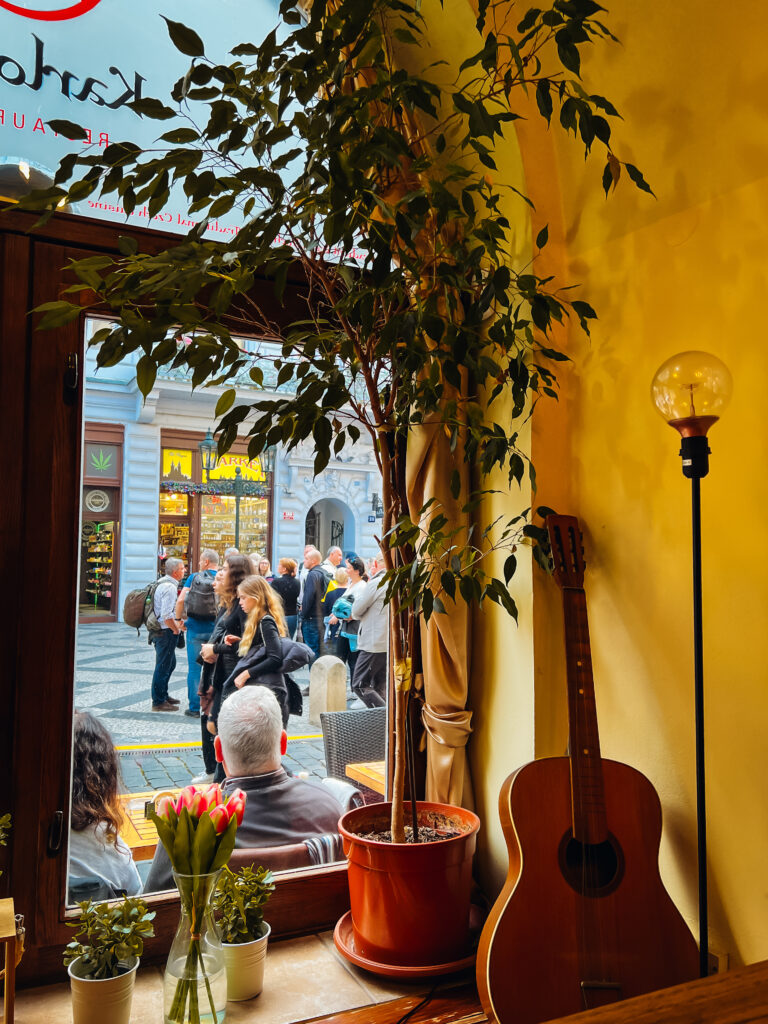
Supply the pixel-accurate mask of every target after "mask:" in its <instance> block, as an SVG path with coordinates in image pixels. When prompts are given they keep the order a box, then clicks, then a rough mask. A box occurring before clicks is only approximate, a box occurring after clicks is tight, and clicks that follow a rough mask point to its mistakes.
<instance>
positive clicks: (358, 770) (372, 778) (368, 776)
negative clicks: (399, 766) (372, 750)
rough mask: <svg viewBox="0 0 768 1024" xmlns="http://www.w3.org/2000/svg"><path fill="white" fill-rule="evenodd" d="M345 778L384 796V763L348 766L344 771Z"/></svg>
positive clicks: (375, 762) (385, 789)
mask: <svg viewBox="0 0 768 1024" xmlns="http://www.w3.org/2000/svg"><path fill="white" fill-rule="evenodd" d="M345 772H346V775H347V778H350V779H352V780H353V781H354V782H361V783H362V784H363V785H364V786H367V787H368V789H372V790H373V791H374V792H376V793H381V795H382V796H384V795H385V794H386V792H387V777H386V762H385V761H364V762H361V763H360V764H348V765H347V767H346V769H345Z"/></svg>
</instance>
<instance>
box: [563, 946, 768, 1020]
mask: <svg viewBox="0 0 768 1024" xmlns="http://www.w3.org/2000/svg"><path fill="white" fill-rule="evenodd" d="M566 1021H567V1022H568V1024H662V1022H663V1024H700V1022H702V1021H706V1022H707V1024H758V1022H763V1024H764V1022H766V1021H768V960H761V961H760V963H757V964H751V965H750V966H749V967H737V968H736V969H735V970H732V971H724V972H723V973H722V974H715V975H712V977H710V978H700V979H699V980H697V981H689V982H686V984H684V985H675V986H674V987H673V988H664V989H660V990H659V991H658V992H649V993H648V994H647V995H644V996H635V998H634V999H625V1000H624V1001H623V1002H620V1003H613V1004H612V1005H610V1006H601V1007H599V1008H598V1009H595V1010H589V1011H587V1012H584V1013H575V1014H573V1015H572V1016H570V1017H561V1018H559V1019H558V1022H562V1024H565V1022H566ZM549 1024H555V1021H550V1022H549Z"/></svg>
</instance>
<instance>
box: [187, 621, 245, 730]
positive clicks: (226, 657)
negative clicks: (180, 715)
mask: <svg viewBox="0 0 768 1024" xmlns="http://www.w3.org/2000/svg"><path fill="white" fill-rule="evenodd" d="M245 618H246V616H245V612H244V611H243V609H242V608H241V607H240V605H239V604H238V602H237V601H235V604H234V607H233V608H232V610H231V611H228V610H227V609H226V608H221V609H220V610H219V614H218V616H217V617H216V621H215V623H214V624H213V631H212V632H211V639H210V640H209V641H208V642H209V643H211V644H213V650H214V653H215V654H216V655H218V657H217V658H216V661H215V662H214V663H213V664H209V663H207V662H206V663H205V664H204V665H203V671H202V673H201V678H200V687H199V689H200V692H201V693H203V694H204V693H206V692H207V691H208V689H211V688H212V689H213V704H212V705H211V708H210V710H209V711H208V717H209V718H211V719H212V720H213V721H214V722H215V721H216V719H217V718H218V717H219V708H220V707H221V702H222V700H223V697H222V691H223V689H224V683H225V682H226V681H227V679H229V677H230V676H231V675H232V672H233V670H234V668H235V665H236V664H237V663H238V661H239V660H240V654H239V653H238V650H237V644H232V645H231V646H230V645H229V644H225V643H224V637H225V636H227V634H228V633H232V634H233V635H234V636H242V635H243V630H244V629H245Z"/></svg>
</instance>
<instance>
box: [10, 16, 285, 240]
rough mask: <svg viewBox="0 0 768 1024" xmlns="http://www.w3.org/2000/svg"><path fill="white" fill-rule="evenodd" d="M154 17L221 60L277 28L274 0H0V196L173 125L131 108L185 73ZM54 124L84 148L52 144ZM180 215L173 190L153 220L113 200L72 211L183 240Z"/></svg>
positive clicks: (213, 230)
mask: <svg viewBox="0 0 768 1024" xmlns="http://www.w3.org/2000/svg"><path fill="white" fill-rule="evenodd" d="M161 14H162V15H165V16H166V17H168V18H170V19H171V20H172V21H180V22H183V23H184V24H185V25H188V26H189V27H190V28H192V29H194V30H195V31H196V32H197V33H198V35H199V36H200V37H201V38H202V39H203V40H204V42H205V47H206V53H208V54H210V55H211V57H212V58H213V59H214V60H216V61H218V62H221V63H226V62H228V61H229V60H231V59H232V58H231V57H229V56H228V54H229V51H230V50H231V49H232V48H233V47H234V46H236V45H237V44H238V43H243V42H253V43H259V42H261V40H262V39H263V38H264V37H265V36H266V35H267V33H268V32H270V31H271V30H272V29H273V28H274V27H275V25H276V24H277V23H278V20H279V15H278V0H215V3H211V2H210V0H164V2H163V3H162V4H161V3H159V2H158V0H0V194H2V195H4V196H11V197H13V196H16V195H21V194H23V192H25V191H27V190H28V189H29V188H44V187H46V186H47V185H50V184H51V183H52V181H53V176H54V174H55V172H56V168H57V167H58V164H59V161H60V160H61V158H62V157H63V156H65V155H66V154H67V153H71V152H72V151H73V150H76V149H77V148H78V147H82V148H83V149H84V150H85V151H86V152H91V153H92V152H97V151H98V150H99V149H104V147H106V146H108V145H109V144H110V142H121V141H130V142H133V143H134V144H136V145H138V146H141V147H144V148H147V149H150V148H152V147H153V146H155V144H156V140H157V137H158V135H159V134H161V132H162V131H164V130H167V129H168V128H169V127H171V126H172V123H171V122H163V127H162V128H160V127H159V123H158V122H157V121H153V120H151V119H149V118H143V117H141V116H140V115H138V114H136V113H134V111H133V110H131V108H130V104H132V103H133V102H134V101H136V100H140V99H142V98H146V97H148V96H151V97H156V98H158V99H161V100H164V101H165V102H170V99H169V97H170V91H171V89H172V87H173V84H174V82H176V80H177V79H178V78H180V77H181V76H182V75H183V74H185V72H186V71H187V68H188V67H189V58H188V57H186V56H185V55H184V54H182V53H179V52H178V50H176V48H175V47H174V46H173V44H172V43H171V40H170V37H169V35H168V30H167V27H166V25H165V22H164V21H163V19H162V17H161ZM206 116H207V115H206ZM55 120H63V121H72V122H74V123H75V124H78V125H80V126H81V127H82V128H84V129H85V131H86V133H87V137H86V139H85V141H84V142H82V143H81V142H71V141H70V140H68V139H65V138H64V137H63V136H61V135H58V134H57V133H56V132H54V131H53V130H52V128H51V127H50V122H51V121H55ZM187 207H188V201H187V199H186V197H185V195H184V193H183V190H182V189H181V188H179V187H178V185H177V186H176V187H175V189H174V190H172V191H171V194H170V197H169V200H168V202H167V204H166V206H165V208H164V209H163V210H161V211H160V212H159V213H156V214H154V216H152V217H150V216H149V211H148V209H147V207H146V206H141V207H137V208H136V209H135V210H134V211H133V213H132V214H131V215H130V216H128V215H126V213H125V210H124V209H123V208H122V206H121V205H120V201H119V199H118V198H117V197H115V196H105V197H104V198H103V200H102V199H100V198H99V196H98V195H97V194H94V195H93V196H91V197H89V198H88V199H85V200H83V201H81V202H79V203H76V204H74V205H73V207H72V209H71V212H72V213H79V214H83V215H85V216H89V217H98V218H102V219H105V220H111V221H118V222H119V223H123V224H124V223H126V222H128V223H129V224H136V225H140V226H151V227H156V228H162V229H164V230H166V231H176V232H186V231H188V230H189V228H190V227H191V226H192V225H193V223H194V222H193V221H192V220H191V219H190V218H189V214H188V211H187ZM239 226H240V225H239V221H238V216H237V213H236V212H235V211H233V213H232V215H231V216H230V217H228V218H226V219H222V220H220V221H215V222H213V223H212V224H211V225H210V227H209V234H210V236H212V237H219V238H220V237H221V236H222V235H234V234H236V233H237V231H238V229H239Z"/></svg>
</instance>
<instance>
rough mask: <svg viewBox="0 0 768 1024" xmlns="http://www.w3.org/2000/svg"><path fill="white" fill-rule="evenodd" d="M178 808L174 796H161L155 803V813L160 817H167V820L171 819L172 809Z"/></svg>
mask: <svg viewBox="0 0 768 1024" xmlns="http://www.w3.org/2000/svg"><path fill="white" fill-rule="evenodd" d="M171 808H173V809H174V810H175V809H176V802H175V800H174V799H173V797H172V796H161V797H160V799H159V800H158V801H157V803H156V804H155V814H157V816H158V817H160V818H165V819H166V821H170V820H171V815H170V810H171Z"/></svg>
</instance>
